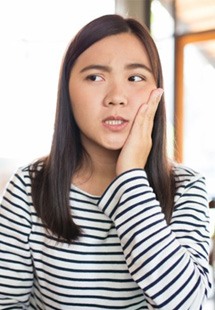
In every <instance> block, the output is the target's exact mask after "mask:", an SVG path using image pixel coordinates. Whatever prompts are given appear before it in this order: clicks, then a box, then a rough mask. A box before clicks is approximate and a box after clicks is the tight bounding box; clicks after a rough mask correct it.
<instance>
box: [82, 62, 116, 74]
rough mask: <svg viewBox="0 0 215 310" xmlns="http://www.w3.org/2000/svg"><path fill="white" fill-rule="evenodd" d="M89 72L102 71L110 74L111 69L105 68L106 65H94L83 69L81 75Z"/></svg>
mask: <svg viewBox="0 0 215 310" xmlns="http://www.w3.org/2000/svg"><path fill="white" fill-rule="evenodd" d="M88 70H101V71H106V72H110V71H111V68H110V67H108V66H104V65H96V64H95V65H94V64H92V65H89V66H86V67H84V68H83V69H81V70H80V73H82V72H85V71H88Z"/></svg>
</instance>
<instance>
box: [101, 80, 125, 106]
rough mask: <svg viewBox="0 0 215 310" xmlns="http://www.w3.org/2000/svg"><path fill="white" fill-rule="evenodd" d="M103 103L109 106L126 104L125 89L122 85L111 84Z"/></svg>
mask: <svg viewBox="0 0 215 310" xmlns="http://www.w3.org/2000/svg"><path fill="white" fill-rule="evenodd" d="M104 104H105V106H110V105H121V106H125V105H127V98H126V95H125V89H124V90H123V86H122V85H112V86H111V87H110V88H109V90H108V92H107V95H106V97H105V99H104Z"/></svg>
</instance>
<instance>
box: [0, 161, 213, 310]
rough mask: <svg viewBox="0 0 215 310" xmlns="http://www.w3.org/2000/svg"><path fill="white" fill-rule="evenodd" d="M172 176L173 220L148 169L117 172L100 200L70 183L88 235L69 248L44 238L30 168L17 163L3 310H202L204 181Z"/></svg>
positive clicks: (4, 225) (9, 190)
mask: <svg viewBox="0 0 215 310" xmlns="http://www.w3.org/2000/svg"><path fill="white" fill-rule="evenodd" d="M175 175H176V186H177V191H176V195H175V207H174V213H173V217H172V221H171V224H170V225H167V224H166V221H165V219H164V215H163V213H162V212H161V208H160V205H159V202H158V201H157V200H156V198H155V194H154V193H153V190H152V188H151V187H150V186H149V183H148V179H147V175H146V173H145V171H144V170H140V169H135V170H130V171H128V172H126V173H124V174H122V175H120V176H118V177H117V178H116V179H115V180H114V181H113V182H112V183H111V185H110V186H109V187H108V188H107V190H106V191H105V192H104V194H103V195H102V196H101V197H96V196H92V195H89V194H88V193H86V192H83V191H82V190H80V189H78V188H77V187H75V186H72V187H71V191H70V196H71V199H70V204H71V211H72V216H73V218H74V221H75V222H76V223H77V224H78V225H79V226H80V227H81V228H82V232H83V233H82V235H81V237H80V238H79V239H78V240H77V241H76V242H74V243H73V244H71V245H68V244H67V243H60V242H59V243H58V242H57V241H56V240H55V239H54V238H53V237H50V235H49V234H47V232H46V230H45V229H44V227H43V225H42V223H41V220H40V219H39V218H38V216H37V214H36V212H35V209H34V206H33V204H32V199H31V182H30V178H29V171H28V169H27V168H23V169H19V170H18V171H17V173H16V174H15V175H14V176H13V177H12V178H11V180H10V182H9V183H8V185H7V187H6V190H5V193H4V197H3V199H2V203H1V207H0V309H14V310H15V309H37V310H38V309H65V310H67V309H73V310H105V309H112V310H117V309H127V310H137V309H141V310H142V309H164V310H173V309H179V310H180V309H181V310H187V309H193V310H198V309H201V305H202V303H203V301H204V300H205V298H206V296H207V294H208V291H209V287H210V280H209V277H208V251H209V241H210V240H209V238H210V236H209V210H208V202H207V193H206V190H205V182H204V178H203V177H202V176H201V175H199V174H198V173H196V172H194V171H193V170H191V169H188V168H185V167H182V166H176V167H175ZM50 216H51V214H50Z"/></svg>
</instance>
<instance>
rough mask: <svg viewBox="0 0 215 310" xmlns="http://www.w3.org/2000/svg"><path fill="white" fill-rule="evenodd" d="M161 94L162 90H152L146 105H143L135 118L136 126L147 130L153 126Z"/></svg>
mask: <svg viewBox="0 0 215 310" xmlns="http://www.w3.org/2000/svg"><path fill="white" fill-rule="evenodd" d="M162 94H163V89H162V88H157V89H155V90H153V91H152V92H151V94H150V97H149V99H148V101H147V103H145V104H143V105H142V106H141V107H140V109H139V111H138V113H137V116H136V124H137V125H139V126H144V127H145V128H147V127H148V126H149V125H150V126H149V127H152V126H153V121H154V116H155V113H156V111H157V108H158V104H159V102H160V99H161V97H162Z"/></svg>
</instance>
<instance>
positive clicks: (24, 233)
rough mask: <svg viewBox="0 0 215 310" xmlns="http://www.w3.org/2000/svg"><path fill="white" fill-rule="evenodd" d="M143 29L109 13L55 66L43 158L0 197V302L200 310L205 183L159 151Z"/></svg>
mask: <svg viewBox="0 0 215 310" xmlns="http://www.w3.org/2000/svg"><path fill="white" fill-rule="evenodd" d="M165 126H166V124H165V106H164V96H163V81H162V70H161V65H160V61H159V56H158V52H157V49H156V46H155V44H154V42H153V40H152V38H151V37H150V35H149V33H148V31H147V29H146V28H145V27H144V26H143V25H141V24H140V23H138V22H137V21H136V20H134V19H124V18H123V17H120V16H118V15H107V16H102V17H100V18H97V19H95V20H94V21H92V22H90V23H89V24H87V25H86V26H85V27H83V29H81V30H80V32H79V33H78V34H77V35H76V37H75V38H74V40H73V41H72V42H71V44H70V45H69V47H68V49H67V52H66V54H65V57H64V61H63V63H62V69H61V74H60V79H59V89H58V102H57V111H56V121H55V128H54V136H53V143H52V148H51V151H50V154H49V156H47V157H45V158H42V159H40V160H38V161H37V162H35V163H33V164H31V165H29V166H27V167H24V168H21V169H19V170H18V171H17V173H16V174H15V175H14V176H13V177H12V179H11V181H10V183H9V184H8V186H7V188H6V190H5V194H4V197H3V200H2V204H1V209H0V210H1V221H0V225H1V226H0V227H1V228H0V233H1V238H0V253H1V254H0V255H1V261H0V270H1V271H0V279H1V280H0V309H75V310H76V309H77V310H78V309H103V310H104V309H114V310H116V309H132V310H135V309H165V310H172V309H183V310H186V309H195V310H197V309H201V307H202V305H203V302H204V300H205V299H206V297H207V294H208V290H209V287H210V281H209V277H208V250H209V231H208V225H209V216H208V203H207V194H206V190H205V183H204V178H203V177H202V176H201V175H199V174H198V173H196V172H194V171H193V170H191V169H189V168H185V167H182V166H179V165H176V164H173V163H171V162H170V161H169V160H168V158H167V154H166V132H165V130H166V128H165Z"/></svg>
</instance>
